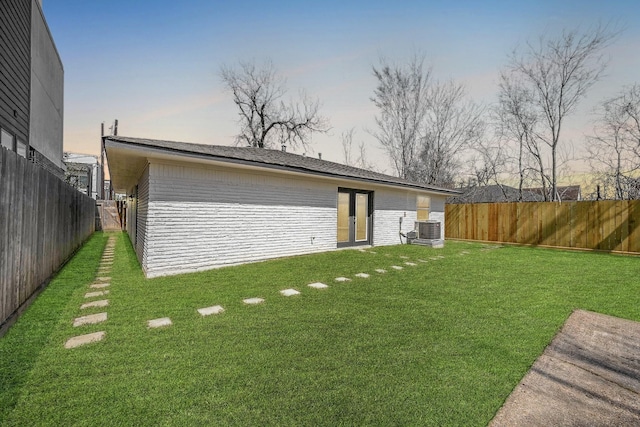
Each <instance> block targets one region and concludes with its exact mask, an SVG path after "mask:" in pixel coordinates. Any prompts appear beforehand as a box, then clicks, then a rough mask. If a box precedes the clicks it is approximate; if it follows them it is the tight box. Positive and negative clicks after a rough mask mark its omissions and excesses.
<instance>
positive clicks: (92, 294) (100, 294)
mask: <svg viewBox="0 0 640 427" xmlns="http://www.w3.org/2000/svg"><path fill="white" fill-rule="evenodd" d="M108 293H109V291H108V290H107V291H97V292H87V293H86V294H84V297H85V298H95V297H103V296H105V295H107V294H108Z"/></svg>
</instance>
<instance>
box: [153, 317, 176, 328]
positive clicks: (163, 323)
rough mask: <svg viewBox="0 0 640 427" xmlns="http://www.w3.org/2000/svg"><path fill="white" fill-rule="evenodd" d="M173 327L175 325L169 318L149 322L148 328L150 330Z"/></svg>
mask: <svg viewBox="0 0 640 427" xmlns="http://www.w3.org/2000/svg"><path fill="white" fill-rule="evenodd" d="M171 325H173V323H172V322H171V319H169V318H168V317H161V318H159V319H153V320H149V321H148V322H147V327H148V328H149V329H155V328H162V327H164V326H171Z"/></svg>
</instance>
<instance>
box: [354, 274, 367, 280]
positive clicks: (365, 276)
mask: <svg viewBox="0 0 640 427" xmlns="http://www.w3.org/2000/svg"><path fill="white" fill-rule="evenodd" d="M369 276H370V275H369V274H367V273H356V277H359V278H361V279H368V278H369Z"/></svg>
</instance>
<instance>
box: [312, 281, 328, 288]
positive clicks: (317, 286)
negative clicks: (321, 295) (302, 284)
mask: <svg viewBox="0 0 640 427" xmlns="http://www.w3.org/2000/svg"><path fill="white" fill-rule="evenodd" d="M307 286H309V287H310V288H314V289H327V288H328V287H329V286H328V285H325V284H324V283H321V282H315V283H309V284H308V285H307Z"/></svg>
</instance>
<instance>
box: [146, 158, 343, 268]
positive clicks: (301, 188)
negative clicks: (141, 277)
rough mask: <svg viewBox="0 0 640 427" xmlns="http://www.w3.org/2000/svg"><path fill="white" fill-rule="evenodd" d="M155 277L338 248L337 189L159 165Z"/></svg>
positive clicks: (152, 229) (151, 255)
mask: <svg viewBox="0 0 640 427" xmlns="http://www.w3.org/2000/svg"><path fill="white" fill-rule="evenodd" d="M150 170H151V171H150V203H149V219H148V223H147V228H146V230H147V242H148V243H147V247H148V252H147V257H146V260H145V261H143V263H144V264H145V265H144V268H145V271H146V273H147V276H148V277H154V276H159V275H165V274H177V273H183V272H191V271H199V270H206V269H211V268H216V267H220V266H224V265H231V264H239V263H243V262H250V261H258V260H263V259H268V258H275V257H282V256H289V255H297V254H304V253H311V252H320V251H326V250H331V249H335V248H336V221H337V218H336V199H337V194H336V191H337V186H335V185H332V184H331V183H324V182H322V181H314V180H304V179H300V178H297V177H295V178H294V177H292V178H288V177H278V176H274V175H267V174H264V175H261V174H257V173H251V172H246V173H245V172H237V171H232V170H225V169H220V168H216V169H214V168H200V167H194V166H189V167H186V166H181V165H170V164H160V163H156V164H151V168H150Z"/></svg>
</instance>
